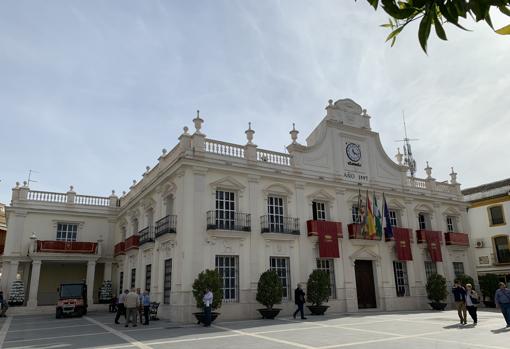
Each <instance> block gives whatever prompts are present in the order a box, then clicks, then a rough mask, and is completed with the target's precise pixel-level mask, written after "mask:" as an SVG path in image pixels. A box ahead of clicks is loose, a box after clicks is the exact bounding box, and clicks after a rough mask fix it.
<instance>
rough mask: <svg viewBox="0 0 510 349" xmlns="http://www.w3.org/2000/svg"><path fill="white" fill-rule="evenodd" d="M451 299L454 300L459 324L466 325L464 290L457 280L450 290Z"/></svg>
mask: <svg viewBox="0 0 510 349" xmlns="http://www.w3.org/2000/svg"><path fill="white" fill-rule="evenodd" d="M452 293H453V298H454V299H455V307H456V308H457V313H458V314H459V318H460V324H461V325H465V324H467V312H466V289H465V288H464V287H462V285H461V284H460V281H459V280H455V281H454V284H453V288H452Z"/></svg>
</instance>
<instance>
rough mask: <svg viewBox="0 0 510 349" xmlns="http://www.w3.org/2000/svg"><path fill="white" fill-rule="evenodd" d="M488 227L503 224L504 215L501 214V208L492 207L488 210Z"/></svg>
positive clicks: (499, 206)
mask: <svg viewBox="0 0 510 349" xmlns="http://www.w3.org/2000/svg"><path fill="white" fill-rule="evenodd" d="M488 211H489V222H490V225H501V224H505V215H504V213H503V206H501V205H498V206H492V207H489V208H488Z"/></svg>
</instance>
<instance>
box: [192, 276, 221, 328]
mask: <svg viewBox="0 0 510 349" xmlns="http://www.w3.org/2000/svg"><path fill="white" fill-rule="evenodd" d="M221 286H222V284H221V278H220V274H219V273H218V271H217V270H211V269H206V270H204V271H202V272H201V273H200V274H198V276H197V278H196V279H195V281H194V282H193V297H194V298H195V302H196V304H197V308H200V309H204V302H203V301H202V297H203V296H204V294H205V290H206V289H207V288H209V289H210V290H211V292H212V293H213V301H212V305H211V309H212V310H215V309H218V308H220V307H221V300H222V299H223V292H222V290H221ZM193 315H195V317H196V318H197V321H198V323H204V316H205V315H204V311H203V310H202V311H200V312H196V313H193ZM218 315H220V313H217V312H214V311H213V312H211V321H214V320H215V319H216V318H217V317H218Z"/></svg>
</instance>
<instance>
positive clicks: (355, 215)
mask: <svg viewBox="0 0 510 349" xmlns="http://www.w3.org/2000/svg"><path fill="white" fill-rule="evenodd" d="M351 212H352V222H353V223H356V224H359V223H361V214H360V211H359V207H358V206H357V205H352V210H351Z"/></svg>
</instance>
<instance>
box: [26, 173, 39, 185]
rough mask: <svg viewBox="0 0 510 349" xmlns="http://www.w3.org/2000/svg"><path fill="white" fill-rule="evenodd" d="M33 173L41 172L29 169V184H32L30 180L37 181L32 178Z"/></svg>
mask: <svg viewBox="0 0 510 349" xmlns="http://www.w3.org/2000/svg"><path fill="white" fill-rule="evenodd" d="M32 173H39V172H38V171H35V170H28V180H27V185H28V186H30V182H34V183H37V181H35V180H33V179H32Z"/></svg>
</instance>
